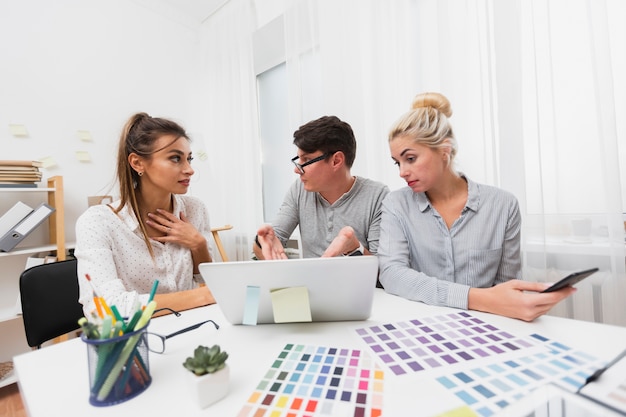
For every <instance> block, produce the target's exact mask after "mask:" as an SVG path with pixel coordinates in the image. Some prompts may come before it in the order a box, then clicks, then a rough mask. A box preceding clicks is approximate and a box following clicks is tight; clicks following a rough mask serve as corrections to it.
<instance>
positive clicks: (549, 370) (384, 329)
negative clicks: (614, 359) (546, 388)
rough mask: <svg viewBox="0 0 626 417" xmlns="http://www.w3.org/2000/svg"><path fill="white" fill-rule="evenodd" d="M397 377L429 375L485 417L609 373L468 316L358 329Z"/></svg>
mask: <svg viewBox="0 0 626 417" xmlns="http://www.w3.org/2000/svg"><path fill="white" fill-rule="evenodd" d="M356 332H357V334H358V335H359V336H360V337H361V338H362V339H363V341H364V342H365V343H367V345H368V346H369V347H370V349H371V350H372V351H373V352H374V353H375V354H376V355H377V357H378V359H379V360H380V362H382V363H383V364H384V365H385V366H387V367H388V368H389V369H390V370H391V371H392V372H393V373H394V374H395V375H398V376H400V375H406V374H411V373H412V374H415V373H417V372H423V373H424V374H428V376H429V377H432V378H434V379H435V380H436V381H437V382H439V383H440V384H441V385H442V386H443V387H445V388H446V389H447V390H448V391H450V392H452V394H453V395H454V396H456V397H457V398H458V399H460V400H461V401H462V402H464V403H465V404H466V405H467V406H469V407H470V408H471V409H472V410H474V411H475V412H476V413H477V414H478V415H479V416H491V415H494V414H496V413H497V412H498V411H500V410H501V409H502V408H504V407H506V406H507V405H509V404H511V403H513V402H516V401H518V400H519V399H520V398H522V397H523V396H524V395H527V394H528V393H529V392H531V391H532V390H534V389H536V388H538V387H540V386H543V385H546V384H548V383H554V384H556V385H559V386H561V387H562V388H564V389H566V390H568V391H570V392H575V391H576V390H577V389H578V388H580V387H581V386H582V385H583V384H584V382H585V379H586V378H587V377H588V376H589V375H591V374H592V373H593V372H594V371H595V370H596V369H598V368H601V367H602V366H603V365H604V362H603V361H600V360H599V359H597V358H594V357H592V356H591V355H588V354H586V353H585V352H582V351H577V350H574V349H571V348H570V347H568V346H566V345H564V344H562V343H559V342H557V341H552V340H549V339H547V338H545V337H543V336H541V335H538V334H532V335H529V336H526V337H518V336H515V335H512V334H510V333H509V332H506V331H503V330H501V329H499V328H497V327H495V326H493V325H491V324H489V323H486V322H484V321H483V320H481V319H480V318H477V317H473V316H472V315H471V314H469V313H467V312H458V313H451V314H446V315H438V316H433V317H426V318H420V319H419V320H408V321H403V322H397V323H387V324H382V325H375V326H370V327H367V328H359V329H356Z"/></svg>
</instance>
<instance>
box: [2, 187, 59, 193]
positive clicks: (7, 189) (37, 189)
mask: <svg viewBox="0 0 626 417" xmlns="http://www.w3.org/2000/svg"><path fill="white" fill-rule="evenodd" d="M42 191H55V189H54V188H48V187H26V188H13V187H0V192H3V193H6V192H19V193H37V192H42Z"/></svg>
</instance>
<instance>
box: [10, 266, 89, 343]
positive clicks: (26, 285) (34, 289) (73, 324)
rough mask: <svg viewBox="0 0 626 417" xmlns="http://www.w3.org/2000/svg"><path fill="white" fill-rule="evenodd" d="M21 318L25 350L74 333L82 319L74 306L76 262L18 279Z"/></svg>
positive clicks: (42, 268) (40, 269)
mask: <svg viewBox="0 0 626 417" xmlns="http://www.w3.org/2000/svg"><path fill="white" fill-rule="evenodd" d="M19 285H20V298H21V301H22V318H23V320H24V331H25V333H26V341H27V342H28V346H30V347H37V349H39V348H40V347H41V345H42V344H43V343H44V342H47V341H48V340H52V339H54V338H56V337H59V336H63V335H65V334H66V333H69V332H71V331H73V330H77V329H78V328H79V327H80V326H79V325H78V319H80V318H81V317H83V316H84V313H83V307H82V305H81V304H80V303H79V302H78V292H79V289H78V276H77V273H76V259H70V260H66V261H59V262H53V263H48V264H43V265H37V266H34V267H32V268H29V269H27V270H25V271H24V272H22V274H21V275H20V284H19Z"/></svg>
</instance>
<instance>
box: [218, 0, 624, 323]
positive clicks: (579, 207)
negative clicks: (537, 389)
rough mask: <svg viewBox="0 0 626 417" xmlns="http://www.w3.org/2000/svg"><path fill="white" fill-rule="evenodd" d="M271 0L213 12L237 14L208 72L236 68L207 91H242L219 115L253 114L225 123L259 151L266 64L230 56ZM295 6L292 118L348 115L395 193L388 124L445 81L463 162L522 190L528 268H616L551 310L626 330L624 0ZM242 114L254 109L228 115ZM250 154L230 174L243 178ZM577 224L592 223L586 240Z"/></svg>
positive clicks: (371, 164) (550, 273)
mask: <svg viewBox="0 0 626 417" xmlns="http://www.w3.org/2000/svg"><path fill="white" fill-rule="evenodd" d="M263 4H264V2H263V1H258V2H256V4H250V3H248V2H245V1H241V0H231V1H230V3H228V5H230V6H231V10H226V8H224V9H222V10H221V11H220V13H219V14H220V15H223V16H220V17H219V18H216V19H213V18H212V19H211V20H210V21H209V22H208V26H211V27H212V26H216V25H218V24H220V22H226V20H227V19H225V18H224V16H226V15H227V13H231V15H230V16H229V19H230V20H232V24H230V25H226V23H224V25H225V26H227V27H224V28H222V29H219V28H217V27H215V28H212V30H215V32H214V33H215V36H217V37H218V38H219V42H218V41H217V40H216V41H215V42H216V45H212V47H215V48H217V49H219V50H221V51H222V52H223V54H224V56H221V55H220V56H215V57H214V58H215V60H211V62H209V66H208V68H207V70H208V72H209V73H211V76H212V77H215V74H221V75H223V78H220V79H219V83H221V86H222V87H217V84H218V80H217V79H215V80H214V81H215V85H213V84H211V85H210V86H208V87H207V94H211V95H216V96H218V97H219V99H220V100H222V99H223V96H222V95H221V94H217V93H216V91H215V90H214V88H220V89H221V91H224V92H225V93H226V92H228V93H227V94H228V101H227V102H225V103H221V105H222V107H223V108H222V109H219V110H218V112H219V114H220V116H219V117H218V116H216V115H215V114H214V113H210V116H212V117H213V116H215V118H216V119H221V118H222V117H223V118H226V119H228V118H231V120H235V119H237V120H241V121H240V122H239V124H237V125H233V126H231V127H235V126H237V128H238V129H246V133H247V136H245V137H241V132H233V131H230V132H228V131H226V130H225V131H223V132H222V136H221V138H220V141H225V142H229V141H231V140H238V141H239V140H240V141H241V144H240V146H244V147H246V149H248V150H249V149H256V148H257V147H258V138H257V137H256V133H255V131H254V129H255V128H256V126H255V122H254V120H252V119H253V117H252V116H253V114H252V113H254V114H256V113H255V112H256V110H255V109H254V99H253V93H252V92H251V91H250V90H251V88H246V91H247V93H249V94H250V95H247V94H241V91H240V87H241V85H248V84H247V83H249V82H253V78H254V74H253V73H250V74H248V75H246V74H245V72H246V71H247V70H248V68H231V67H230V65H231V64H232V63H230V60H231V59H232V56H231V55H235V56H240V57H241V60H242V61H244V58H243V57H242V55H244V54H245V53H247V52H249V51H247V50H241V49H238V50H234V49H233V48H234V47H235V46H236V47H237V48H241V45H239V44H236V43H233V42H235V40H233V39H230V38H229V36H224V33H229V34H231V35H232V32H233V31H234V30H235V29H233V27H237V28H238V30H240V31H241V36H243V37H245V36H247V35H246V29H245V28H243V26H242V22H241V21H240V20H241V19H242V16H243V17H244V18H246V17H245V16H249V14H248V13H243V14H240V13H242V11H243V10H246V9H248V12H249V13H253V14H256V15H257V16H258V15H259V14H260V13H261V10H260V9H262V7H263ZM285 8H286V9H285V10H284V13H283V18H284V22H285V23H284V27H285V41H284V42H285V53H286V62H287V73H288V76H287V81H286V82H287V83H288V86H287V87H288V91H289V114H286V115H285V117H286V118H288V120H289V123H290V126H291V127H292V130H293V129H295V128H297V126H299V125H300V124H302V123H305V122H307V121H309V120H311V119H313V118H316V117H319V116H320V115H323V114H334V115H337V116H338V117H340V118H342V119H344V120H346V121H347V122H349V123H350V124H351V125H352V127H353V129H354V131H355V134H356V136H357V142H358V152H357V160H356V162H355V165H354V169H353V172H354V173H355V174H357V175H363V176H367V177H370V178H372V179H376V180H379V181H382V182H385V183H387V184H388V185H389V186H390V187H391V188H392V189H395V188H398V187H401V186H403V185H404V184H403V183H402V181H401V180H400V179H399V178H398V175H397V170H396V169H395V167H394V166H393V164H392V163H391V159H390V157H389V150H388V146H387V139H386V136H387V129H388V127H389V126H390V125H391V124H392V123H393V121H394V120H395V119H396V118H397V117H399V116H400V114H402V113H403V112H404V111H405V110H407V109H408V107H409V104H410V102H411V99H412V98H413V96H414V95H415V94H417V93H418V92H422V91H439V92H442V93H443V94H445V95H446V96H447V97H448V98H449V99H450V101H451V103H452V108H453V110H454V114H453V117H452V119H451V120H452V123H453V126H454V130H455V134H456V136H457V139H458V141H459V146H460V150H459V158H458V165H457V166H458V169H459V170H461V171H463V172H465V173H466V174H467V175H468V176H469V177H471V178H472V179H474V180H476V181H479V182H483V183H487V184H492V185H496V186H499V187H502V188H505V189H507V190H509V191H511V192H513V193H514V194H515V195H516V196H517V197H518V199H519V201H520V204H521V207H522V210H523V216H524V218H523V221H524V229H523V257H524V277H525V278H526V279H529V280H537V281H555V280H557V279H559V278H561V277H563V276H564V275H566V274H567V273H569V272H572V271H575V270H580V269H586V268H589V267H595V266H597V267H599V268H600V270H601V271H600V272H599V273H597V274H596V275H594V276H592V277H590V278H589V279H587V280H586V281H584V282H582V283H580V284H579V286H578V287H579V291H578V292H577V293H576V294H575V295H574V296H573V297H571V299H569V300H567V301H566V302H563V303H561V304H560V305H558V306H557V307H556V308H555V309H554V310H553V311H552V314H556V315H561V316H567V317H572V318H577V319H582V320H590V321H592V320H594V321H599V322H606V323H612V324H620V325H626V307H625V303H623V302H622V301H621V299H622V298H623V297H624V296H625V295H626V274H625V249H624V225H623V220H622V212H623V211H624V210H625V208H626V196H625V195H624V194H626V193H625V192H624V184H625V183H626V180H625V178H626V175H625V173H624V170H625V169H626V161H625V158H624V155H625V154H626V149H624V148H625V145H624V143H625V142H626V141H625V140H624V138H625V135H626V127H625V123H626V122H625V121H624V117H619V116H623V115H624V114H626V57H625V55H626V32H625V29H624V27H623V25H622V22H623V21H624V20H625V19H626V6H625V5H624V2H622V1H620V0H548V1H546V0H530V1H525V0H497V1H496V0H394V1H388V0H293V1H289V2H285ZM236 13H237V14H236ZM248 19H249V20H248V22H252V20H253V19H252V18H251V17H250V18H248ZM213 20H215V21H213ZM256 29H257V28H256V27H252V28H248V33H249V32H250V31H252V30H256ZM218 33H219V36H218ZM222 43H225V44H226V45H224V44H222ZM207 46H210V45H207ZM222 60H225V62H222ZM246 65H247V63H246ZM246 77H249V78H246ZM248 87H249V86H248ZM232 89H234V91H233V90H232ZM246 100H249V101H246ZM231 101H232V102H231ZM240 106H241V108H239V107H240ZM235 109H236V110H237V111H241V113H243V111H250V112H251V114H248V115H243V114H241V113H238V114H237V115H236V116H235V115H233V114H230V113H229V112H230V111H231V110H235ZM215 110H216V109H212V110H211V111H212V112H215ZM242 117H243V119H240V118H242ZM213 120H214V119H213V118H212V119H211V121H213ZM247 122H250V125H249V126H245V127H244V126H243V125H244V124H246V123H247ZM218 123H219V124H223V123H225V121H224V120H218ZM209 125H211V123H209V122H207V130H211V129H213V126H209ZM223 134H226V136H223ZM217 137H220V135H218V136H217ZM220 146H223V147H224V148H225V151H226V152H233V154H232V155H229V158H223V159H224V160H222V161H220V162H219V163H221V164H226V163H227V161H230V160H231V158H230V157H232V156H233V155H236V156H237V159H239V158H247V156H244V155H245V154H247V152H246V153H241V152H238V151H237V149H236V148H237V147H236V146H232V145H226V144H225V143H222V144H221V145H220ZM226 147H227V149H226ZM210 149H213V147H212V146H211V147H210ZM240 162H241V163H237V166H236V167H234V168H233V167H231V168H230V170H229V171H228V172H230V173H231V174H233V173H235V174H236V173H237V170H239V169H241V165H242V164H244V163H245V162H244V161H240ZM249 162H250V166H249V167H247V168H244V169H245V171H244V172H246V173H247V174H250V175H252V176H253V175H254V170H255V169H257V170H260V168H259V166H260V165H259V163H258V161H249ZM219 163H218V162H216V165H218V164H219ZM255 167H256V168H255ZM248 169H250V171H247V170H248ZM257 172H258V171H257ZM248 180H250V178H248ZM239 199H240V197H237V199H236V202H237V203H235V204H239V203H240V200H239ZM226 200H227V201H228V204H229V205H230V204H233V202H232V201H231V200H230V198H228V199H226ZM260 200H261V197H260V196H255V198H254V199H251V200H249V202H250V203H251V204H252V203H253V204H255V205H254V206H253V205H250V206H246V209H249V210H253V208H254V210H255V211H257V212H262V204H261V203H260ZM246 215H247V216H250V217H251V218H252V217H255V218H258V215H250V213H246ZM589 223H590V228H589V227H588V226H589ZM574 224H576V225H581V226H582V227H583V229H584V228H585V226H587V227H588V228H589V229H590V231H589V233H586V232H584V231H583V232H581V233H582V234H580V235H574V234H573V225H574ZM577 227H578V226H577ZM253 233H254V228H253V229H252V234H253Z"/></svg>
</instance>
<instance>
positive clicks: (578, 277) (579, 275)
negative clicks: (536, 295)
mask: <svg viewBox="0 0 626 417" xmlns="http://www.w3.org/2000/svg"><path fill="white" fill-rule="evenodd" d="M596 272H598V268H591V269H587V270H585V271H580V272H574V273H571V274H569V275H568V276H566V277H565V278H563V279H562V280H560V281H559V282H557V283H556V284H552V285H551V286H550V287H548V288H546V289H545V290H543V291H541V292H542V293H543V292H552V291H558V290H560V289H561V288H565V287H568V286H572V285H574V284H577V283H579V282H580V281H582V280H583V279H585V278H587V277H588V276H589V275H591V274H593V273H596Z"/></svg>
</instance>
